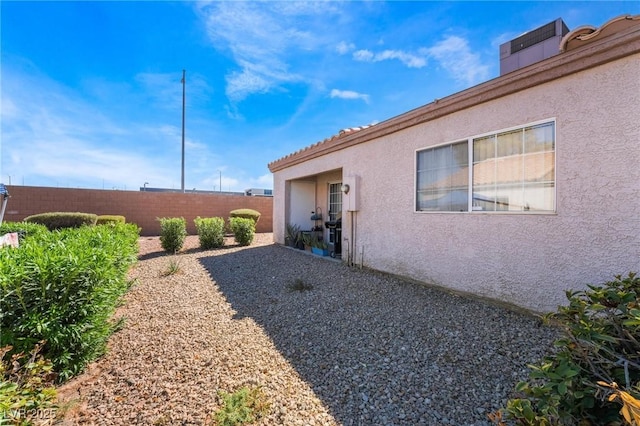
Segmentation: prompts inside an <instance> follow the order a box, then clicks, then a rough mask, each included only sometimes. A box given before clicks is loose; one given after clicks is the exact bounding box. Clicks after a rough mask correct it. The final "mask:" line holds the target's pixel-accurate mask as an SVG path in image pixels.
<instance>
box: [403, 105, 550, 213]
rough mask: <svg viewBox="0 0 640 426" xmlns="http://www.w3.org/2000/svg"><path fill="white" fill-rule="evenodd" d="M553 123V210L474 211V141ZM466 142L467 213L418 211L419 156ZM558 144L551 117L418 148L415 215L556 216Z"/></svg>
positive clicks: (414, 200)
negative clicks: (428, 151)
mask: <svg viewBox="0 0 640 426" xmlns="http://www.w3.org/2000/svg"><path fill="white" fill-rule="evenodd" d="M551 123H553V152H554V156H553V201H554V202H553V210H544V211H541V210H537V211H525V210H523V211H519V210H515V211H514V210H512V211H508V210H506V211H488V210H474V209H473V164H474V160H475V158H474V156H473V141H474V140H475V139H479V138H483V137H486V136H491V135H497V134H501V133H506V132H511V131H514V130H520V129H524V128H526V127H534V126H538V125H541V124H551ZM463 142H466V143H467V149H468V169H469V176H468V185H469V188H468V194H467V197H468V198H467V210H466V211H446V210H418V209H417V204H418V154H419V153H420V152H422V151H425V150H428V149H433V148H440V147H443V146H448V145H454V144H458V143H463ZM557 153H558V143H557V121H556V117H551V118H546V119H543V120H537V121H533V122H530V123H526V124H522V125H518V126H512V127H507V128H504V129H499V130H494V131H491V132H486V133H481V134H477V135H473V136H469V137H466V138H459V139H455V140H452V141H449V142H443V143H439V144H435V145H430V146H425V147H421V148H418V149H416V150H415V151H414V154H413V161H414V164H413V172H414V179H413V185H414V188H413V211H414V213H419V214H469V213H471V214H492V215H494V214H520V215H522V214H524V215H555V214H557V211H558V179H557V175H558V172H557V161H558V155H557Z"/></svg>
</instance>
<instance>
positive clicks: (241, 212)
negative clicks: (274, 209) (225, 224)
mask: <svg viewBox="0 0 640 426" xmlns="http://www.w3.org/2000/svg"><path fill="white" fill-rule="evenodd" d="M229 217H242V218H244V219H251V220H253V223H254V224H256V223H258V219H260V212H259V211H257V210H253V209H237V210H231V212H229Z"/></svg>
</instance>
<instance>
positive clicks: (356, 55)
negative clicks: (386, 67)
mask: <svg viewBox="0 0 640 426" xmlns="http://www.w3.org/2000/svg"><path fill="white" fill-rule="evenodd" d="M374 57H375V55H374V54H373V52H372V51H370V50H366V49H362V50H356V51H355V52H353V59H355V60H356V61H363V62H374Z"/></svg>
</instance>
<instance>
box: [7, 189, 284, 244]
mask: <svg viewBox="0 0 640 426" xmlns="http://www.w3.org/2000/svg"><path fill="white" fill-rule="evenodd" d="M7 189H8V191H9V194H10V196H11V197H10V198H9V200H8V203H7V208H6V211H5V215H4V220H5V221H10V222H20V221H22V220H23V219H24V218H25V217H27V216H30V215H33V214H38V213H47V212H82V213H95V214H97V215H122V216H124V217H125V218H126V220H127V222H130V223H135V224H137V225H138V226H139V227H140V228H142V230H141V231H140V234H141V235H144V236H152V235H160V223H159V222H158V220H157V218H159V217H184V218H185V220H186V221H187V232H188V233H189V234H190V235H196V229H195V225H194V223H193V219H195V218H196V217H197V216H200V217H223V218H225V220H226V219H227V218H228V217H229V212H230V211H231V210H235V209H244V208H248V209H254V210H257V211H259V212H260V213H261V216H260V220H259V221H258V224H257V228H256V232H272V225H273V198H272V197H248V196H243V195H227V194H198V193H180V192H143V191H120V190H101V189H73V188H49V187H39V186H19V185H14V186H11V185H7Z"/></svg>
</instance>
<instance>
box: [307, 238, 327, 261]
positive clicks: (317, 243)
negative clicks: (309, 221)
mask: <svg viewBox="0 0 640 426" xmlns="http://www.w3.org/2000/svg"><path fill="white" fill-rule="evenodd" d="M311 252H312V253H314V254H317V255H318V256H329V245H328V244H327V243H326V242H324V241H323V240H322V238H321V237H320V236H318V235H317V234H316V235H314V236H313V237H312V238H311Z"/></svg>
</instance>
